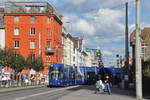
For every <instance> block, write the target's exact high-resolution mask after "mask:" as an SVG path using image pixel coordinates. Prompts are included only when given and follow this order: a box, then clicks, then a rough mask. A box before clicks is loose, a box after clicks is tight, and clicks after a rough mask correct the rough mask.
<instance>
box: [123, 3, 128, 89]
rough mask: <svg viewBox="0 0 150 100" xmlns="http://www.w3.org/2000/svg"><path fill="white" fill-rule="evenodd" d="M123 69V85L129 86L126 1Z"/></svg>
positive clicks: (126, 87)
mask: <svg viewBox="0 0 150 100" xmlns="http://www.w3.org/2000/svg"><path fill="white" fill-rule="evenodd" d="M125 57H126V61H125V70H124V72H125V73H124V79H125V80H124V81H125V84H124V87H125V89H128V88H129V82H128V81H129V48H128V2H126V27H125Z"/></svg>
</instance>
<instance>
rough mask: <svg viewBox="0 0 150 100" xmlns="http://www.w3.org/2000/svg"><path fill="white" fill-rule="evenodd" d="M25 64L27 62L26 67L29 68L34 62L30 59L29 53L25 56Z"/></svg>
mask: <svg viewBox="0 0 150 100" xmlns="http://www.w3.org/2000/svg"><path fill="white" fill-rule="evenodd" d="M26 64H27V66H28V68H30V69H31V68H32V67H33V65H34V62H33V61H32V60H31V55H29V56H28V57H27V60H26Z"/></svg>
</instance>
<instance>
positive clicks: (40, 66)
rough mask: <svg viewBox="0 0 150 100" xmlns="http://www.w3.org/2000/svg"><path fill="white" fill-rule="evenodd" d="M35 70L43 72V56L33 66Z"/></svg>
mask: <svg viewBox="0 0 150 100" xmlns="http://www.w3.org/2000/svg"><path fill="white" fill-rule="evenodd" d="M33 69H34V70H35V71H37V72H39V71H42V70H43V69H44V65H43V59H42V56H38V58H36V60H35V61H34V64H33Z"/></svg>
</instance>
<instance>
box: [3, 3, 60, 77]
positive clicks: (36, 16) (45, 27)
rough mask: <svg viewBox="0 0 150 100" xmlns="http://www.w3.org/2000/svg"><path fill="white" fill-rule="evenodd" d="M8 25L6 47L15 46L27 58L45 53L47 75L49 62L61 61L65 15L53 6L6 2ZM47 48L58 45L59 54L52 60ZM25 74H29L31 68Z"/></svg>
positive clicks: (52, 57) (44, 71) (5, 18)
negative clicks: (47, 53)
mask: <svg viewBox="0 0 150 100" xmlns="http://www.w3.org/2000/svg"><path fill="white" fill-rule="evenodd" d="M16 5H17V6H16ZM4 24H5V35H6V36H5V39H6V40H5V41H6V42H5V43H6V47H11V48H13V49H14V50H15V51H16V53H21V54H22V55H23V56H24V57H25V58H27V57H28V56H29V55H31V57H32V58H33V59H35V58H36V57H38V56H39V54H41V55H42V58H43V61H44V66H45V67H44V70H43V73H44V75H45V78H46V76H47V75H48V73H47V72H48V67H49V63H57V61H58V63H61V33H62V22H61V15H59V14H58V13H57V12H56V11H55V9H54V8H52V7H51V5H49V4H48V3H46V2H36V3H35V2H13V3H6V4H5V14H4ZM47 48H55V51H56V53H57V56H56V53H55V54H54V55H52V56H51V57H50V61H49V57H48V56H47V55H46V54H45V50H46V49H47ZM23 73H29V70H26V71H23Z"/></svg>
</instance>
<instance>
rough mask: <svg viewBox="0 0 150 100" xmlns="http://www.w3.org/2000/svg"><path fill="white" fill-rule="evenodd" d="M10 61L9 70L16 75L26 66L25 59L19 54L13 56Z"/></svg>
mask: <svg viewBox="0 0 150 100" xmlns="http://www.w3.org/2000/svg"><path fill="white" fill-rule="evenodd" d="M12 61H13V63H12V65H11V68H12V69H14V70H15V73H17V74H18V73H20V72H21V71H22V70H23V69H25V68H26V66H27V64H26V61H25V58H24V57H23V56H22V55H21V54H14V56H13V59H12Z"/></svg>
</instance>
